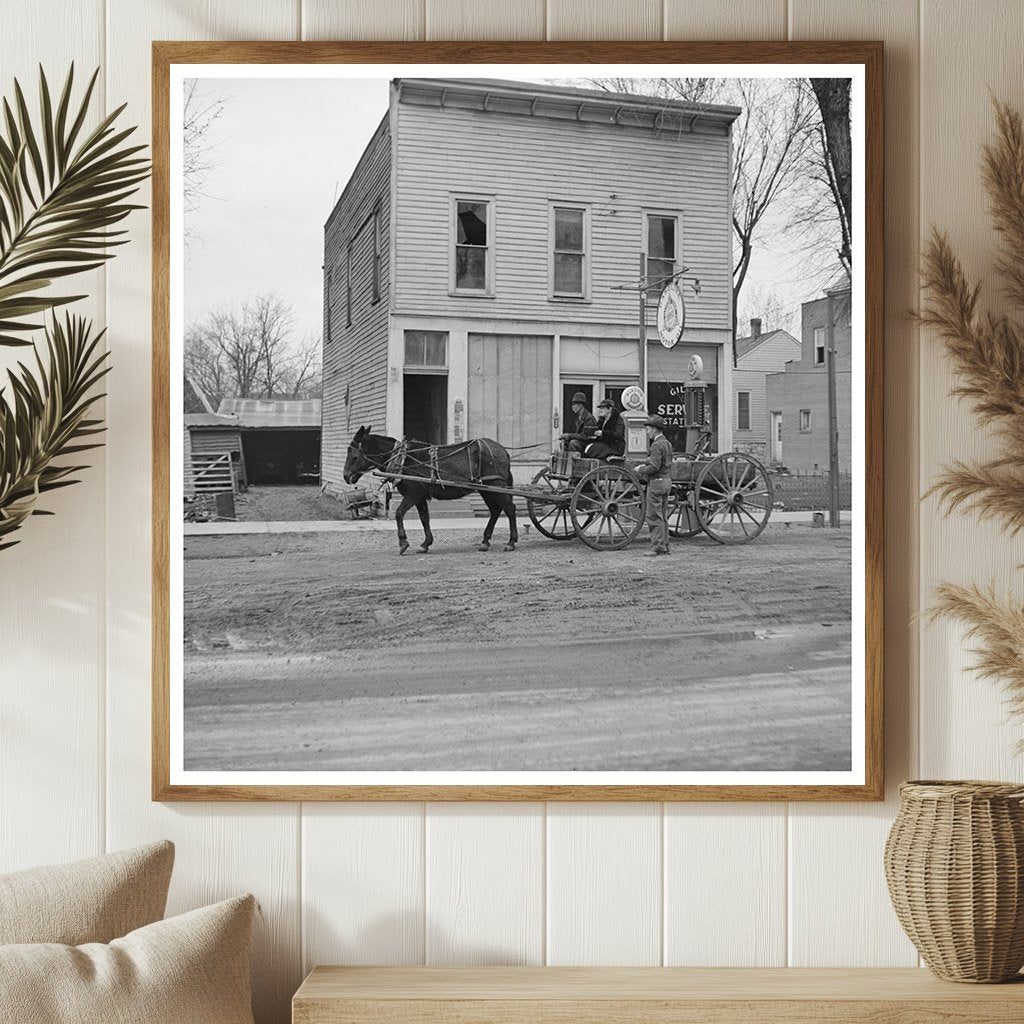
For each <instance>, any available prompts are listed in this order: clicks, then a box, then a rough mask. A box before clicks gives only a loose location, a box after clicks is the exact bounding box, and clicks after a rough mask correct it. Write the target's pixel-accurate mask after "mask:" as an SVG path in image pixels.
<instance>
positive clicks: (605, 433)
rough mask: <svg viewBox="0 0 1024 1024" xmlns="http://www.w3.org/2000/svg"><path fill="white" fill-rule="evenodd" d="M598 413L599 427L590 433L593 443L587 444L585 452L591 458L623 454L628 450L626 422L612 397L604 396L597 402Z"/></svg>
mask: <svg viewBox="0 0 1024 1024" xmlns="http://www.w3.org/2000/svg"><path fill="white" fill-rule="evenodd" d="M597 414H598V417H599V418H598V421H597V429H596V430H594V431H593V433H592V434H591V435H590V438H591V441H592V442H593V443H592V444H588V445H587V447H586V451H585V452H584V454H585V455H586V456H587V457H588V458H591V459H607V458H608V457H609V456H611V455H621V454H622V453H623V452H624V451H625V450H626V424H625V421H624V420H623V419H622V417H621V416H620V415H619V410H618V409H616V408H615V404H614V403H613V402H612V400H611V399H610V398H602V399H601V401H600V402H598V403H597Z"/></svg>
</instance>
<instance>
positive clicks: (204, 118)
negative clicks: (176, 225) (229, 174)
mask: <svg viewBox="0 0 1024 1024" xmlns="http://www.w3.org/2000/svg"><path fill="white" fill-rule="evenodd" d="M225 103H226V100H225V98H224V97H223V96H220V95H215V94H212V93H210V92H209V91H208V90H207V89H206V88H204V87H203V83H202V81H201V80H200V79H198V78H189V79H186V81H185V94H184V110H183V123H182V133H183V139H182V189H183V191H184V202H185V214H186V220H187V221H188V225H187V227H186V229H185V242H186V245H188V244H190V243H191V242H193V241H195V239H196V237H197V231H196V228H195V224H194V217H192V216H190V215H194V214H195V213H196V212H198V210H199V204H200V202H201V201H202V200H203V199H204V198H207V197H208V195H209V193H208V192H207V185H208V183H209V180H210V177H211V175H212V174H213V172H214V171H215V170H216V168H217V166H218V163H219V161H218V159H217V154H216V145H215V143H214V139H213V129H214V125H215V124H216V122H217V120H218V119H219V118H220V117H221V115H222V114H223V113H224V106H225Z"/></svg>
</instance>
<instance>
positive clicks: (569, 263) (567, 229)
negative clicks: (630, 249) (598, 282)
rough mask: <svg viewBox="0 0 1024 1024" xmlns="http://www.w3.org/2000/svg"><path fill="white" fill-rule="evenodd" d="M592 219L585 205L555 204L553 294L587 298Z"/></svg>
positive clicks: (552, 232) (552, 260)
mask: <svg viewBox="0 0 1024 1024" xmlns="http://www.w3.org/2000/svg"><path fill="white" fill-rule="evenodd" d="M589 229H590V223H589V217H588V215H587V209H586V208H585V207H582V206H552V208H551V294H552V296H553V297H556V298H585V297H586V296H587V291H588V280H587V279H588V272H587V271H588V267H587V251H588V249H589V248H590V244H589V243H590V238H589V235H590V230H589Z"/></svg>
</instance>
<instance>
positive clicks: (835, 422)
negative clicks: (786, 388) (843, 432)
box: [825, 292, 839, 529]
mask: <svg viewBox="0 0 1024 1024" xmlns="http://www.w3.org/2000/svg"><path fill="white" fill-rule="evenodd" d="M825 302H826V305H825V309H826V312H827V314H828V323H827V324H826V326H825V345H826V348H825V361H826V363H827V365H828V507H829V526H831V527H832V528H833V529H837V528H838V527H839V415H838V411H837V409H836V325H835V305H834V301H833V296H832V293H831V292H828V293H827V294H826V298H825Z"/></svg>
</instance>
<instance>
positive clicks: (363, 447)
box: [342, 427, 519, 555]
mask: <svg viewBox="0 0 1024 1024" xmlns="http://www.w3.org/2000/svg"><path fill="white" fill-rule="evenodd" d="M371 469H376V470H379V471H381V472H382V473H394V474H396V475H398V476H402V477H417V479H416V480H409V479H403V480H399V481H398V483H397V484H396V488H397V490H398V493H399V494H401V496H402V501H401V503H400V504H399V506H398V508H397V509H395V525H396V526H397V527H398V553H399V554H400V555H404V554H405V553H406V551H408V550H409V541H408V538H407V537H406V534H405V521H404V520H405V514H406V512H408V511H409V509H411V508H412V507H413V506H414V505H415V506H416V509H417V510H418V511H419V514H420V522H421V523H422V524H423V543H422V544H421V545H420V547H419V551H420V552H421V553H422V554H424V555H426V554H429V553H430V547H431V545H432V544H433V543H434V535H433V534H432V533H431V532H430V508H429V502H430V499H431V498H436V499H438V501H452V500H453V499H455V498H462V497H464V496H465V495H467V494H472V493H473V491H478V492H479V493H480V497H481V498H483V499H484V503H485V504H486V505H487V510H488V511H489V512H490V514H491V515H490V518H489V519H488V520H487V525H486V526H485V527H484V536H483V540H481V542H480V547H479V548H477V550H478V551H488V550H490V547H491V536H492V535H493V534H494V526H495V523H497V521H498V517H499V516H500V515H501V514H502V512H504V513H505V515H506V516H508V527H509V536H508V543H507V544H506V545H505V550H506V551H515V550H516V544H517V543H519V529H518V527H517V526H516V507H515V502H514V501H513V500H512V495H511V494H501V493H498V492H495V491H490V490H488V489H487V485H488V484H491V485H492V486H493V485H497V486H502V487H509V488H510V487H511V486H512V460H511V458H510V456H509V454H508V452H507V451H506V450H505V449H504V448H503V447H502V446H501V445H500V444H498V442H497V441H492V440H490V439H489V438H486V437H480V438H473V439H472V440H470V441H467V442H465V443H464V444H447V445H431V444H427V443H426V442H425V441H401V442H399V441H396V440H395V438H393V437H386V436H384V435H383V434H373V433H371V432H370V428H369V427H360V428H359V429H358V430H357V431H356V433H355V436H354V437H353V438H352V443H351V444H350V445H349V446H348V457H347V458H346V459H345V470H344V472H343V473H342V478H343V479H344V481H345V483H347V484H354V483H356V482H357V481H358V480H359V478H360V477H361V476H362V475H363V474H364V473H365V472H367V470H371ZM420 477H422V479H423V482H422V483H420V481H419V479H418V478H420ZM438 480H446V481H449V482H458V484H459V486H457V487H445V486H442V485H441V484H440V483H438V482H437V481H438ZM463 481H465V486H462V482H463Z"/></svg>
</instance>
